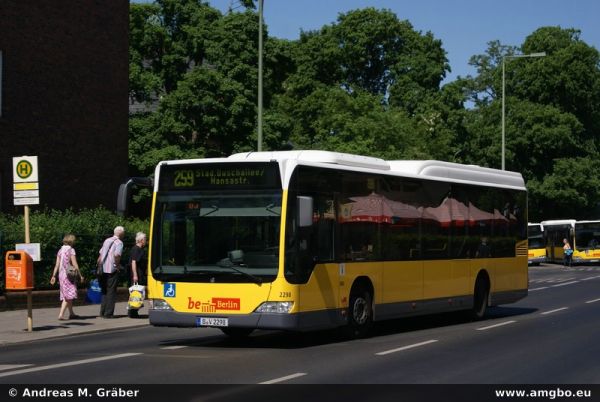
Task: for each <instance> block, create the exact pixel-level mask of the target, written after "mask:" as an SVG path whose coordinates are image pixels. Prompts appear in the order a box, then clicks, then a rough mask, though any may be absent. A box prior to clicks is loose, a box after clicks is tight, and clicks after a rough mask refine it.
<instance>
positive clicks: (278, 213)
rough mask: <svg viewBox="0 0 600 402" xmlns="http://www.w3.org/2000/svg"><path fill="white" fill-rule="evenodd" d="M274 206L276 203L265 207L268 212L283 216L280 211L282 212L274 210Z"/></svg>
mask: <svg viewBox="0 0 600 402" xmlns="http://www.w3.org/2000/svg"><path fill="white" fill-rule="evenodd" d="M274 206H275V204H269V205H267V206H266V207H265V209H266V210H267V211H268V212H270V213H272V214H274V215H277V216H281V213H280V212H277V211H274V210H273V207H274Z"/></svg>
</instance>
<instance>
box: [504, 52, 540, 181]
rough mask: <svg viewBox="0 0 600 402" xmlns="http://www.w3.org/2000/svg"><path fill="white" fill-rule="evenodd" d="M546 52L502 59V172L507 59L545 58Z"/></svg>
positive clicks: (516, 55)
mask: <svg viewBox="0 0 600 402" xmlns="http://www.w3.org/2000/svg"><path fill="white" fill-rule="evenodd" d="M545 55H546V52H540V53H530V54H515V55H512V56H504V57H503V58H502V170H505V153H506V152H505V148H506V136H505V123H504V114H505V110H506V106H505V100H504V98H505V93H506V78H505V77H506V67H505V64H506V60H507V59H520V58H526V57H544V56H545Z"/></svg>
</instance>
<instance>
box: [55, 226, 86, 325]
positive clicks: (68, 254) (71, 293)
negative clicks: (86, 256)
mask: <svg viewBox="0 0 600 402" xmlns="http://www.w3.org/2000/svg"><path fill="white" fill-rule="evenodd" d="M74 243H75V236H74V235H72V234H67V235H65V237H64V238H63V246H62V247H61V249H60V250H58V254H57V255H56V264H55V265H54V271H53V272H52V278H51V279H50V283H51V284H52V285H54V283H55V282H56V274H57V273H58V284H59V286H60V300H61V301H62V304H61V306H60V312H59V313H58V319H59V320H61V321H64V320H67V318H65V317H64V313H65V310H66V309H67V308H68V309H69V319H75V318H80V317H79V316H78V315H77V314H75V313H74V312H73V300H75V299H77V285H76V284H75V283H72V282H71V281H70V280H69V278H67V267H68V266H69V264H70V265H72V266H73V267H74V268H75V269H76V270H77V273H78V274H79V278H80V280H81V282H83V275H81V271H79V265H78V264H77V258H75V249H74V248H73V244H74Z"/></svg>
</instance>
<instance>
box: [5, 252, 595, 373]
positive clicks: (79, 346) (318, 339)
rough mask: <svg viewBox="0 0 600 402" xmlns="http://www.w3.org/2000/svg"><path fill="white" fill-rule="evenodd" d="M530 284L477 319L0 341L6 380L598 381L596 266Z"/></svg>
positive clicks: (556, 269) (554, 269)
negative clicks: (237, 335)
mask: <svg viewBox="0 0 600 402" xmlns="http://www.w3.org/2000/svg"><path fill="white" fill-rule="evenodd" d="M529 279H530V285H529V289H530V293H529V296H528V297H527V298H525V299H524V300H521V301H520V302H519V303H516V304H512V305H507V306H503V307H497V308H494V309H491V310H489V313H488V316H487V318H486V319H484V320H482V321H477V322H473V321H470V320H469V319H467V318H465V315H464V314H454V313H452V314H442V315H435V316H428V317H418V318H410V319H402V320H395V321H389V322H386V323H382V324H377V325H376V326H375V328H374V331H373V334H372V336H370V337H369V338H366V339H361V340H351V341H350V340H344V339H342V338H340V337H339V336H337V333H336V332H335V331H326V332H315V333H309V334H301V335H298V334H288V333H282V332H276V331H255V333H253V334H252V336H251V337H250V338H249V339H247V340H244V341H242V342H235V341H232V340H230V339H229V338H228V337H226V336H225V335H223V334H222V333H221V332H220V331H219V330H217V329H175V328H154V327H145V328H136V329H127V330H119V331H113V332H106V333H100V334H88V335H81V336H72V337H69V338H60V339H54V340H44V341H37V342H31V343H27V344H16V345H9V346H6V347H2V348H1V349H0V383H4V384H82V383H83V384H127V383H129V384H190V383H193V384H259V383H278V384H279V383H281V384H526V383H536V384H600V368H599V365H598V361H600V359H599V358H600V342H599V341H598V340H599V339H600V314H599V311H600V267H599V266H594V267H584V266H582V267H574V268H572V269H567V270H565V269H562V267H560V266H557V265H550V264H549V265H542V266H540V267H532V268H530V278H529Z"/></svg>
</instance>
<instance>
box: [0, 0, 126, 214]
mask: <svg viewBox="0 0 600 402" xmlns="http://www.w3.org/2000/svg"><path fill="white" fill-rule="evenodd" d="M128 12H129V2H128V1H127V0H110V1H101V0H77V1H71V0H2V1H0V50H1V51H2V53H3V79H2V83H3V88H2V89H1V90H2V113H1V116H0V193H1V198H0V210H2V211H4V212H13V211H17V209H16V208H15V207H13V202H12V157H13V156H21V155H37V156H38V164H39V180H40V199H41V203H42V204H45V205H46V206H48V207H50V208H58V209H64V208H68V207H74V208H81V207H96V206H98V205H100V204H102V205H104V206H106V207H108V208H110V209H114V208H115V206H116V194H117V189H118V185H119V184H120V183H121V182H123V181H125V179H126V178H127V176H128V172H127V166H128V149H127V133H128V130H127V124H128V96H127V94H128V88H127V87H128Z"/></svg>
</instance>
